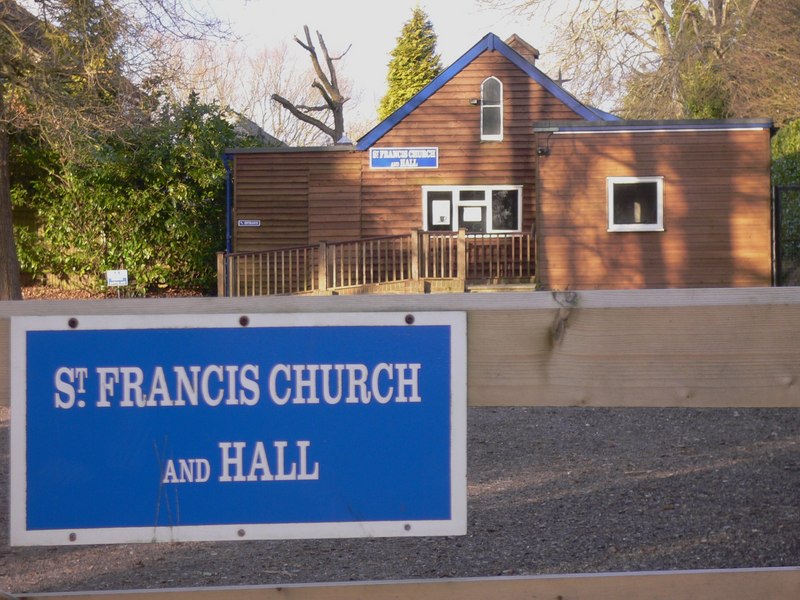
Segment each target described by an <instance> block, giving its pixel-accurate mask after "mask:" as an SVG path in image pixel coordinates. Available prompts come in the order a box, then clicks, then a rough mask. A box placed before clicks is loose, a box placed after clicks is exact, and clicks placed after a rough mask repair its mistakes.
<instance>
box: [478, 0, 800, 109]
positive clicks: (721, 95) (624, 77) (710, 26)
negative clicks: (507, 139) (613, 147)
mask: <svg viewBox="0 0 800 600" xmlns="http://www.w3.org/2000/svg"><path fill="white" fill-rule="evenodd" d="M481 1H482V2H483V3H484V4H485V5H487V6H492V7H495V8H505V9H507V10H510V11H512V12H514V13H516V14H519V15H522V16H526V17H529V18H531V19H533V18H536V19H539V20H546V21H547V22H549V23H551V24H553V25H554V26H555V27H556V35H555V38H554V42H553V48H551V50H552V51H553V52H554V53H555V54H557V55H558V57H559V58H560V61H561V65H560V66H561V69H562V70H563V72H564V73H566V74H568V76H569V77H570V78H571V80H572V86H571V88H572V89H573V91H574V92H575V93H576V94H577V95H579V96H580V97H581V98H583V99H585V100H586V101H588V102H591V103H594V104H596V105H600V106H602V105H606V106H608V105H609V104H611V103H617V106H616V108H617V109H620V110H622V111H623V112H624V113H625V116H628V117H647V118H668V117H673V118H674V117H683V116H688V115H687V113H691V112H692V111H691V107H692V103H693V102H700V103H702V102H704V101H712V102H713V101H721V102H723V103H724V107H720V108H721V109H722V108H724V110H725V111H727V112H728V113H731V114H736V113H738V111H739V110H740V109H738V108H736V107H737V106H738V105H737V103H736V102H733V99H734V98H735V97H736V96H737V95H739V96H741V92H742V90H741V89H735V88H732V87H730V86H729V82H730V80H731V77H732V76H733V75H734V72H736V73H737V74H739V76H741V74H742V73H743V71H744V70H747V71H748V72H749V73H750V75H752V76H755V75H757V74H758V73H759V72H762V73H763V72H764V68H765V67H768V66H769V65H770V64H771V63H770V61H765V60H759V59H758V57H759V56H760V55H761V56H767V55H770V54H772V55H773V56H774V55H777V54H780V50H779V49H778V48H776V47H775V46H777V44H774V43H773V44H772V46H773V49H772V50H765V49H764V46H765V45H766V46H768V45H769V44H765V43H766V42H767V41H768V40H767V38H764V37H763V35H764V34H765V32H764V30H763V28H762V29H759V27H760V25H758V24H759V23H761V24H762V25H763V23H764V22H765V19H767V20H771V19H768V17H767V15H770V14H771V15H776V14H782V15H783V17H781V18H778V19H777V21H778V22H783V23H785V24H786V25H787V27H790V28H792V29H795V33H794V34H790V35H784V36H782V39H781V44H783V45H784V47H786V46H789V47H791V48H793V49H794V48H796V39H797V38H798V36H797V35H796V23H797V17H796V15H795V12H796V7H797V6H798V0H774V1H771V2H764V1H763V0H672V1H671V2H670V1H667V0H638V1H634V0H481ZM781 29H782V30H783V29H785V28H781ZM766 35H770V34H766ZM759 38H760V39H761V42H759V43H760V44H761V46H760V48H761V49H759V46H758V44H756V42H757V41H758V40H759ZM771 39H772V41H773V42H774V41H775V40H776V38H775V37H774V36H773V37H772V38H771ZM742 52H748V53H749V54H750V56H749V57H748V61H747V62H744V63H742V62H741V61H739V60H738V58H740V57H741V56H742V54H741V53H742ZM791 54H792V52H787V53H785V55H784V58H785V59H786V62H790V59H791ZM794 55H795V56H797V53H794ZM735 57H736V58H735ZM754 59H755V60H754ZM772 64H774V63H772ZM784 68H786V67H785V65H784ZM772 73H773V74H774V71H772ZM773 79H774V78H773ZM756 85H759V84H756ZM751 91H756V90H751ZM626 95H627V97H626V101H625V102H624V103H623V104H620V103H619V100H620V98H622V97H625V96H626ZM795 96H796V94H795ZM741 106H746V104H741Z"/></svg>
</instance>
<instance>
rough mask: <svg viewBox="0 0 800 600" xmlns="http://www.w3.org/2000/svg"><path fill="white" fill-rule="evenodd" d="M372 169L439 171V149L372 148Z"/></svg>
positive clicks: (370, 154)
mask: <svg viewBox="0 0 800 600" xmlns="http://www.w3.org/2000/svg"><path fill="white" fill-rule="evenodd" d="M369 166H370V168H371V169H438V168H439V148H436V147H428V148H370V149H369Z"/></svg>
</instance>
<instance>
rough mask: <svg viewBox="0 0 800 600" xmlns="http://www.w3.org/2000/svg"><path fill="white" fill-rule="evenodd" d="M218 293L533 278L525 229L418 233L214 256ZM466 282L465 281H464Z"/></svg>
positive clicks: (530, 245)
mask: <svg viewBox="0 0 800 600" xmlns="http://www.w3.org/2000/svg"><path fill="white" fill-rule="evenodd" d="M217 264H218V270H219V273H220V275H219V280H218V281H219V285H218V290H219V295H229V296H260V295H280V294H309V293H332V292H333V291H336V290H345V289H356V288H365V289H366V288H370V287H372V288H378V287H379V286H381V285H390V284H397V283H400V282H404V281H420V280H423V281H437V280H455V281H461V282H462V284H463V283H464V282H466V281H475V282H489V283H492V282H508V281H519V282H530V281H532V279H533V275H534V251H533V242H532V240H531V236H530V235H527V234H470V235H467V234H466V232H465V231H464V230H461V231H458V232H423V231H419V232H415V233H413V234H409V235H397V236H383V237H373V238H365V239H361V240H352V241H343V242H322V243H320V244H318V245H315V246H298V247H294V248H281V249H277V250H266V251H263V252H236V253H232V254H227V255H225V254H224V253H220V254H219V255H218V263H217ZM462 287H463V286H462Z"/></svg>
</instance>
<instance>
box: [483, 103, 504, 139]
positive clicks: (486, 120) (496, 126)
mask: <svg viewBox="0 0 800 600" xmlns="http://www.w3.org/2000/svg"><path fill="white" fill-rule="evenodd" d="M502 110H503V109H502V108H500V107H499V106H484V107H483V135H500V134H501V133H502V131H501V128H500V124H501V115H502Z"/></svg>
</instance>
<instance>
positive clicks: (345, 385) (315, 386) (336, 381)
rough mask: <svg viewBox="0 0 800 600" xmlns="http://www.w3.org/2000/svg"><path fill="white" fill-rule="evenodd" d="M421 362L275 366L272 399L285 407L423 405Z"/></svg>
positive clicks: (271, 390) (270, 395) (271, 372)
mask: <svg viewBox="0 0 800 600" xmlns="http://www.w3.org/2000/svg"><path fill="white" fill-rule="evenodd" d="M420 368H421V365H420V364H419V363H411V364H405V363H396V364H389V363H379V364H377V365H376V366H375V367H374V368H372V369H370V368H368V367H367V366H366V365H363V364H334V365H286V364H278V365H275V366H274V367H273V368H272V370H271V371H270V374H269V388H268V390H269V391H268V396H269V398H270V399H271V400H272V401H273V402H274V403H275V404H278V405H279V406H284V405H286V404H289V403H291V404H320V402H322V403H324V404H331V405H333V404H339V403H340V402H342V401H344V403H345V404H369V403H370V402H372V401H373V400H375V401H376V402H377V403H378V404H387V403H389V402H400V403H402V402H421V401H422V398H421V397H420V395H419V371H420Z"/></svg>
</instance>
